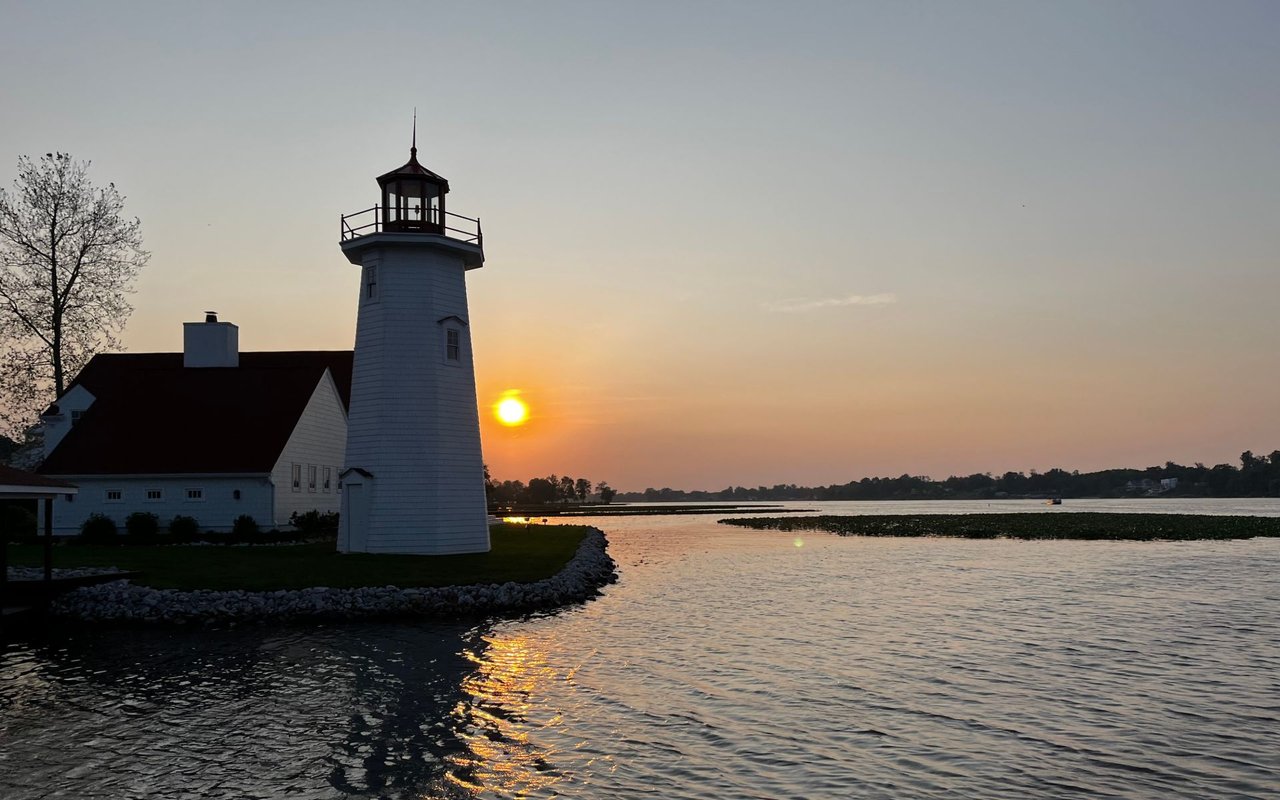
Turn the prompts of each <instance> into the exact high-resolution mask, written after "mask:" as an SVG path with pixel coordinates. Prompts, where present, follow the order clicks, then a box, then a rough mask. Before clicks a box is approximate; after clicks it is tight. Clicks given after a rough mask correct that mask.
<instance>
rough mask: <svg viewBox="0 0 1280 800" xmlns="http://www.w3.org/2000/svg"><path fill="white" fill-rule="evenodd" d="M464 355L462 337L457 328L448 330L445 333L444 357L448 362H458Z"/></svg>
mask: <svg viewBox="0 0 1280 800" xmlns="http://www.w3.org/2000/svg"><path fill="white" fill-rule="evenodd" d="M461 355H462V335H461V334H460V333H458V329H457V328H446V329H445V331H444V357H445V359H446V360H447V361H458V360H459V359H460V357H461Z"/></svg>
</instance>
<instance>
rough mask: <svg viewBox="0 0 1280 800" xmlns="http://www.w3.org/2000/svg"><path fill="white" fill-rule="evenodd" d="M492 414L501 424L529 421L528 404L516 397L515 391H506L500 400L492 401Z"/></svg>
mask: <svg viewBox="0 0 1280 800" xmlns="http://www.w3.org/2000/svg"><path fill="white" fill-rule="evenodd" d="M493 415H494V416H495V417H497V418H498V422H501V423H502V424H503V425H509V426H515V425H523V424H524V423H526V422H528V421H529V406H528V405H527V404H526V403H525V402H524V401H523V400H521V399H520V398H519V397H517V396H516V393H514V392H508V393H507V394H505V395H504V396H503V397H502V399H501V400H499V401H498V402H496V403H494V405H493Z"/></svg>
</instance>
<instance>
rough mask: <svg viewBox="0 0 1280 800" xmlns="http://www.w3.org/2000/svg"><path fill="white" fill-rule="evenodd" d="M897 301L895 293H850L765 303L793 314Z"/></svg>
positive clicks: (776, 309) (774, 308)
mask: <svg viewBox="0 0 1280 800" xmlns="http://www.w3.org/2000/svg"><path fill="white" fill-rule="evenodd" d="M896 302H898V296H897V295H896V294H851V295H848V296H846V297H826V298H822V299H819V300H808V299H805V298H795V299H791V300H779V301H777V302H774V303H765V304H764V307H765V308H766V309H767V310H769V311H775V312H782V313H786V314H793V313H797V312H802V311H816V310H817V309H819V308H841V307H844V306H883V305H888V304H890V303H896Z"/></svg>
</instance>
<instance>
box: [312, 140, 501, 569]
mask: <svg viewBox="0 0 1280 800" xmlns="http://www.w3.org/2000/svg"><path fill="white" fill-rule="evenodd" d="M414 128H415V130H414V137H413V144H412V146H411V147H410V149H409V162H408V163H407V164H405V165H404V166H402V167H400V168H399V169H395V170H392V171H391V172H388V173H386V174H385V175H383V176H381V177H379V178H378V186H379V189H380V190H381V199H380V202H379V204H378V205H376V206H374V207H373V208H368V209H365V210H363V211H359V212H356V213H354V214H349V215H343V217H342V222H341V243H340V244H341V247H342V253H343V255H345V256H346V257H347V260H348V261H350V262H351V263H352V264H354V265H356V266H357V267H359V268H360V297H359V301H358V303H359V305H358V313H357V317H356V343H355V357H354V363H353V365H352V378H351V403H350V409H349V412H348V418H347V449H346V459H345V460H346V463H345V464H344V467H343V470H342V473H341V483H340V486H341V491H342V511H341V522H340V527H339V531H338V550H339V551H341V552H344V553H415V554H423V555H446V554H452V553H483V552H487V551H488V550H489V527H488V522H487V518H486V509H485V494H484V465H483V461H482V459H481V455H480V419H479V412H478V410H477V406H476V380H475V370H474V367H473V365H472V358H471V327H470V318H469V317H468V314H467V286H466V274H467V271H468V270H472V269H478V268H479V267H482V266H484V248H483V241H482V238H481V233H480V220H479V219H478V218H476V219H472V218H470V217H464V216H462V215H460V214H455V213H453V212H450V211H446V210H445V195H446V194H448V192H449V182H448V181H447V180H445V179H444V178H443V177H441V176H439V175H437V174H436V173H434V172H432V171H431V170H429V169H427V168H426V167H424V166H422V165H421V164H419V163H418V147H417V130H416V128H417V126H416V122H415V126H414Z"/></svg>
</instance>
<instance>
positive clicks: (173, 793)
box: [0, 500, 1280, 800]
mask: <svg viewBox="0 0 1280 800" xmlns="http://www.w3.org/2000/svg"><path fill="white" fill-rule="evenodd" d="M801 505H803V506H805V507H807V508H811V509H814V510H819V509H820V510H822V511H823V512H826V513H916V512H925V513H928V512H953V511H971V512H988V511H993V510H997V511H998V510H1009V511H1028V510H1035V509H1037V508H1042V509H1044V511H1045V513H1071V512H1073V511H1079V510H1117V511H1134V510H1137V511H1176V512H1182V513H1186V512H1196V513H1250V514H1265V515H1268V516H1280V501H1276V500H1247V501H1220V500H1219V501H1160V500H1145V501H1070V500H1069V501H1066V503H1065V504H1064V505H1063V506H1061V507H1058V508H1052V509H1050V508H1047V507H1044V506H1039V505H1038V504H1036V503H1029V502H1018V501H1004V502H999V503H994V504H990V506H989V504H987V503H985V502H982V503H978V502H971V503H940V502H929V503H918V504H916V503H825V504H796V503H789V504H787V506H788V507H793V508H794V507H797V506H801ZM715 519H716V517H714V516H712V517H705V516H699V517H694V516H670V517H638V518H608V519H602V520H600V521H599V526H600V527H602V528H604V529H605V530H606V531H607V532H608V533H609V536H610V548H611V551H612V552H613V554H614V558H615V559H617V561H618V563H619V568H620V573H621V579H620V581H619V582H618V583H617V584H616V585H614V586H611V587H609V589H608V590H607V591H606V593H605V595H604V596H603V597H601V598H600V599H598V600H596V601H593V602H591V603H588V604H586V605H584V606H581V607H579V608H576V609H572V610H569V611H566V612H563V613H560V614H557V615H553V616H544V617H540V618H534V619H525V620H517V621H500V622H491V623H485V624H478V625H450V624H376V625H341V626H328V627H320V628H309V627H290V628H277V629H273V628H265V627H250V628H239V629H231V630H212V631H210V630H202V631H185V630H177V631H158V630H125V631H121V630H116V631H109V632H86V631H73V632H65V631H52V632H50V633H49V634H48V635H47V636H45V637H44V638H42V639H41V640H38V641H34V642H26V643H11V644H9V645H7V647H6V650H5V652H4V654H3V656H2V657H0V797H4V798H14V799H17V798H37V797H55V796H58V797H74V798H108V797H110V798H129V797H139V798H141V797H173V798H196V797H228V798H231V797H235V798H241V797H245V798H258V797H261V798H274V797H286V796H287V797H302V798H335V797H346V796H358V797H396V798H400V797H406V798H410V797H412V798H499V797H502V798H506V797H511V798H515V797H566V798H635V797H644V796H652V797H662V798H707V799H710V798H717V800H720V799H723V798H929V797H948V798H956V797H961V798H1026V797H1036V798H1040V797H1044V798H1057V797H1064V798H1065V797H1072V798H1083V797H1088V798H1209V797H1212V798H1264V797H1276V796H1278V795H1280V540H1249V541H1237V542H1190V543H1159V542H1155V543H1146V542H1142V543H1137V542H1135V543H1116V542H1055V541H1041V542H1012V541H973V540H961V539H938V540H929V539H861V538H839V537H835V536H831V535H827V534H807V535H804V536H803V537H801V538H797V537H796V536H795V535H794V534H784V533H777V532H755V531H748V530H742V529H738V528H731V527H727V526H722V525H716V524H715ZM575 521H576V520H575Z"/></svg>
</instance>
